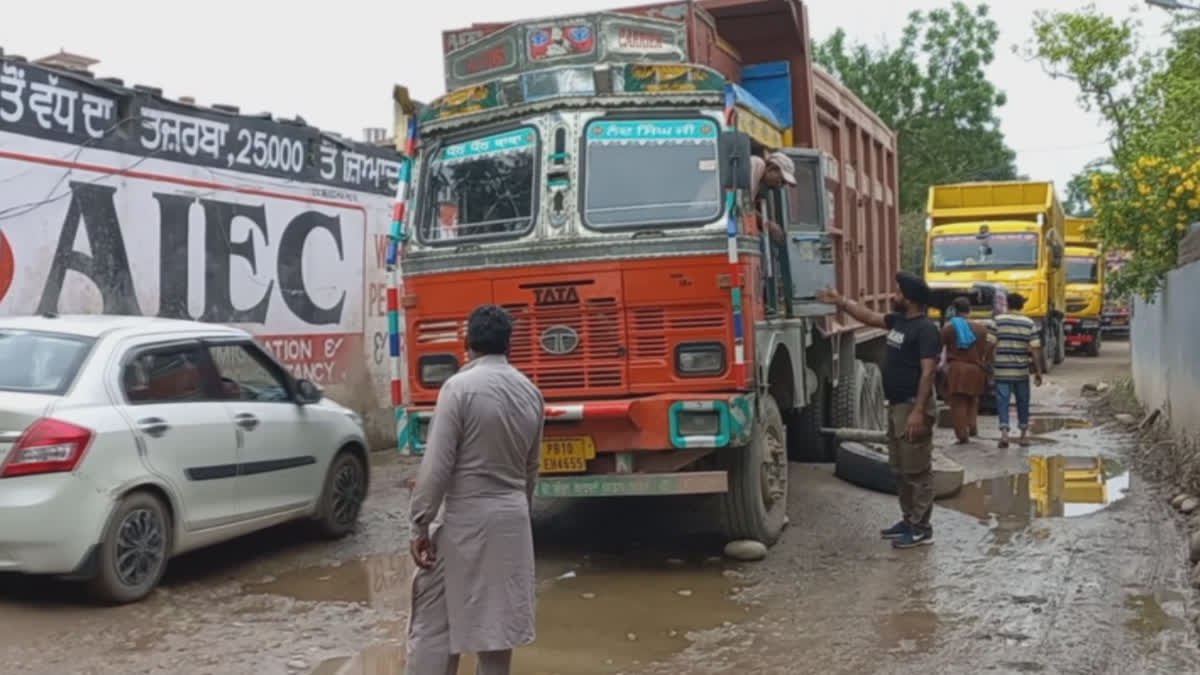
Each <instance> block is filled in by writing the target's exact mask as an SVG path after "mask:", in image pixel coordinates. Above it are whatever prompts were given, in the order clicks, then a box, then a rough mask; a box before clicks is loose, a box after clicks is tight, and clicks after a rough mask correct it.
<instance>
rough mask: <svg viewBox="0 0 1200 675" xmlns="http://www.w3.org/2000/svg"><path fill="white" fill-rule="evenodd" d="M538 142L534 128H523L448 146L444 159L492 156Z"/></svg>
mask: <svg viewBox="0 0 1200 675" xmlns="http://www.w3.org/2000/svg"><path fill="white" fill-rule="evenodd" d="M536 141H537V133H536V132H535V131H534V130H533V127H521V128H519V129H513V130H512V131H505V132H503V133H499V134H492V135H491V136H484V137H483V138H474V139H471V140H469V141H463V142H462V143H455V144H453V145H447V146H446V147H445V148H443V149H442V159H444V160H455V159H466V158H468V157H479V156H480V155H491V154H495V153H499V152H512V151H514V150H523V149H525V148H528V147H530V146H532V145H533V144H534V143H535V142H536Z"/></svg>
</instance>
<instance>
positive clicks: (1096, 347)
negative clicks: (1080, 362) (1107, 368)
mask: <svg viewBox="0 0 1200 675" xmlns="http://www.w3.org/2000/svg"><path fill="white" fill-rule="evenodd" d="M1101 342H1103V338H1102V337H1101V332H1100V331H1096V335H1095V336H1094V337H1092V341H1091V342H1089V343H1088V344H1087V349H1086V350H1084V353H1085V354H1087V355H1088V356H1092V357H1096V356H1100V343H1101Z"/></svg>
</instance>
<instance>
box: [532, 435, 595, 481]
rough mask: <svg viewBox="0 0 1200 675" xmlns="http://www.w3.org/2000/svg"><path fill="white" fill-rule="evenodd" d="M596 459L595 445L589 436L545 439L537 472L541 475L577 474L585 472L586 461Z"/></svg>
mask: <svg viewBox="0 0 1200 675" xmlns="http://www.w3.org/2000/svg"><path fill="white" fill-rule="evenodd" d="M595 457H596V444H595V443H593V442H592V439H591V437H589V436H580V437H572V438H546V439H543V440H542V456H541V461H540V462H539V463H538V470H539V471H541V472H542V473H578V472H580V471H587V461H588V460H589V459H593V458H595Z"/></svg>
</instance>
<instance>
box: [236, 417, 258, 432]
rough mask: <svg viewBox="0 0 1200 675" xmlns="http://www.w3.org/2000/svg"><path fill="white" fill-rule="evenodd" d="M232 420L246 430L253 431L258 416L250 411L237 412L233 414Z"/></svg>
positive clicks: (256, 424)
mask: <svg viewBox="0 0 1200 675" xmlns="http://www.w3.org/2000/svg"><path fill="white" fill-rule="evenodd" d="M233 421H234V423H235V424H237V425H238V426H239V427H241V428H243V429H245V430H246V431H254V427H257V426H258V418H257V417H255V416H254V415H251V414H250V413H238V414H236V415H234V416H233Z"/></svg>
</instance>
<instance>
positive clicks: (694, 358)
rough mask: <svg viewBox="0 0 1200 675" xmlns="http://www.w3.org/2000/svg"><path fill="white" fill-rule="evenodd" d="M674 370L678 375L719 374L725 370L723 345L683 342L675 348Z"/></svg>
mask: <svg viewBox="0 0 1200 675" xmlns="http://www.w3.org/2000/svg"><path fill="white" fill-rule="evenodd" d="M675 370H677V371H679V374H680V375H719V374H721V373H723V372H725V345H723V344H721V343H720V342H684V343H683V344H681V345H679V346H678V347H676V348H675Z"/></svg>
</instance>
